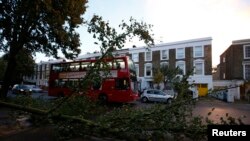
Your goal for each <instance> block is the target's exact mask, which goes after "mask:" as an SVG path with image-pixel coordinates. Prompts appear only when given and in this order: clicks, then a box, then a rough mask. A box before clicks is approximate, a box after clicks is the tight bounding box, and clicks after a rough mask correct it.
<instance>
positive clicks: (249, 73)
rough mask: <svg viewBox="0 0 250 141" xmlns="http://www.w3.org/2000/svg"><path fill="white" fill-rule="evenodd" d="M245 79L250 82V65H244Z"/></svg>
mask: <svg viewBox="0 0 250 141" xmlns="http://www.w3.org/2000/svg"><path fill="white" fill-rule="evenodd" d="M244 79H245V80H250V63H247V64H244Z"/></svg>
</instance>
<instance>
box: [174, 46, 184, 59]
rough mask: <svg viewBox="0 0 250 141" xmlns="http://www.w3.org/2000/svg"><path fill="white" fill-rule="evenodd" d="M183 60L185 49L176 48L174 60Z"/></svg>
mask: <svg viewBox="0 0 250 141" xmlns="http://www.w3.org/2000/svg"><path fill="white" fill-rule="evenodd" d="M183 58H185V49H184V48H177V49H176V59H183Z"/></svg>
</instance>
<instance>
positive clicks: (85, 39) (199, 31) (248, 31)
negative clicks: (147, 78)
mask: <svg viewBox="0 0 250 141" xmlns="http://www.w3.org/2000/svg"><path fill="white" fill-rule="evenodd" d="M87 5H88V8H87V11H86V13H85V14H84V15H83V17H84V19H85V20H90V19H91V18H92V16H93V15H94V14H97V15H100V16H102V17H103V20H105V21H109V23H110V25H111V26H113V27H118V25H119V24H120V23H121V21H122V20H125V21H128V20H129V19H130V17H133V18H134V19H136V20H138V21H144V22H146V23H147V24H151V25H153V28H152V30H153V34H154V39H155V43H156V44H158V43H169V42H176V41H182V40H189V39H196V38H204V37H212V64H213V66H216V65H218V64H219V56H220V55H221V54H222V53H223V52H224V51H225V50H226V49H227V48H228V47H229V46H230V44H231V43H232V41H233V40H241V39H250V0H89V2H88V4H87ZM77 31H78V32H79V33H80V40H81V50H82V51H81V54H80V55H82V54H86V53H87V52H94V51H98V50H99V47H98V46H96V45H94V42H95V41H96V40H94V39H93V38H92V35H89V34H88V32H87V30H86V27H85V26H81V27H80V28H79V29H78V30H77ZM132 45H136V46H138V47H139V46H144V44H143V43H141V42H138V41H133V42H128V43H126V44H125V48H129V47H132ZM41 59H43V61H46V59H44V58H42V57H41V56H36V62H38V61H40V60H41Z"/></svg>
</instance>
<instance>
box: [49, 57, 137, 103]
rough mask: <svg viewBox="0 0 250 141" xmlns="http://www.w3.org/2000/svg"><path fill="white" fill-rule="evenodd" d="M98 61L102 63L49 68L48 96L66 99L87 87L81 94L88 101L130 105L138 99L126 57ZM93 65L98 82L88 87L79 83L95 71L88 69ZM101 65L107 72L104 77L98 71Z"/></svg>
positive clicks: (83, 61)
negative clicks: (128, 103)
mask: <svg viewBox="0 0 250 141" xmlns="http://www.w3.org/2000/svg"><path fill="white" fill-rule="evenodd" d="M101 61H104V62H105V63H103V64H102V63H100V60H93V59H90V60H81V61H73V62H61V63H55V64H51V69H50V78H49V88H48V95H49V96H69V95H71V94H73V93H78V92H80V91H81V90H82V89H83V88H86V87H87V89H85V90H84V94H86V95H87V96H88V97H90V98H91V99H92V100H100V101H102V102H132V101H135V100H136V99H138V83H137V77H136V71H135V66H134V63H133V61H132V60H131V59H130V57H128V56H124V57H114V58H106V59H102V60H101ZM97 63H98V64H99V67H98V68H99V69H98V73H99V76H100V78H102V79H100V80H101V81H100V82H98V81H97V82H95V83H92V84H86V83H82V82H84V79H85V77H87V75H88V74H89V71H93V70H95V69H93V68H92V67H93V66H95V64H97ZM104 65H105V66H106V69H107V68H108V73H107V71H105V70H104V69H103V70H102V68H104ZM107 66H108V67H107ZM91 68H92V69H91ZM104 74H105V75H104ZM86 85H88V86H86ZM80 93H81V92H80Z"/></svg>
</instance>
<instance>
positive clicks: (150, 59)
mask: <svg viewBox="0 0 250 141" xmlns="http://www.w3.org/2000/svg"><path fill="white" fill-rule="evenodd" d="M147 53H150V58H149V60H147ZM144 60H145V61H152V51H146V52H145V59H144Z"/></svg>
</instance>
